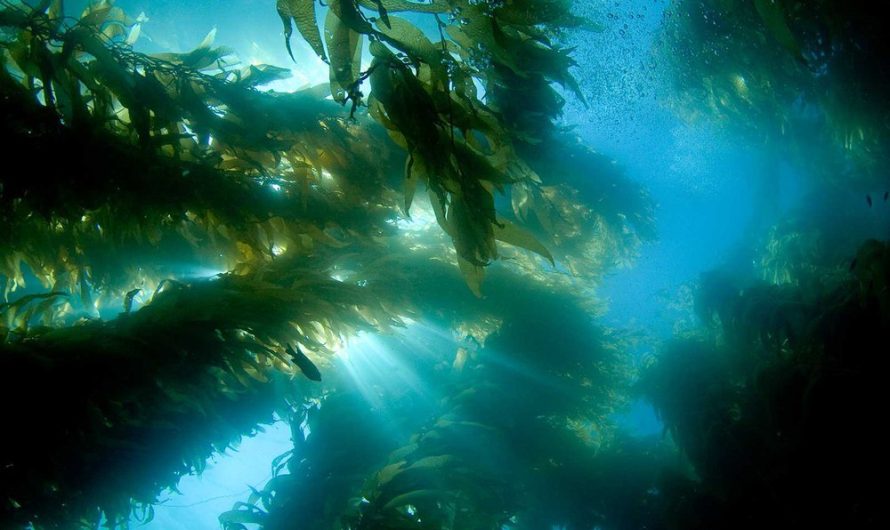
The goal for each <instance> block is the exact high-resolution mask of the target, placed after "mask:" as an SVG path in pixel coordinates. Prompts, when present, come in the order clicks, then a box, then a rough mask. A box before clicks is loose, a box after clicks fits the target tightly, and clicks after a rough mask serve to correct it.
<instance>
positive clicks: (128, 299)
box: [124, 289, 142, 313]
mask: <svg viewBox="0 0 890 530" xmlns="http://www.w3.org/2000/svg"><path fill="white" fill-rule="evenodd" d="M141 290H142V289H133V290H132V291H128V292H127V294H126V296H124V313H129V312H130V310H131V309H133V298H134V297H135V296H136V295H137V294H139V291H141Z"/></svg>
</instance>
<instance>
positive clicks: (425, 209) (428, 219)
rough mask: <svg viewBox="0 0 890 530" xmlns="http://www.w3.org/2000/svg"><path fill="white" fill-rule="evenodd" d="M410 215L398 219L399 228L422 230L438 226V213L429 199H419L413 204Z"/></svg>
mask: <svg viewBox="0 0 890 530" xmlns="http://www.w3.org/2000/svg"><path fill="white" fill-rule="evenodd" d="M410 215H411V216H410V217H405V218H402V219H399V220H398V221H396V226H397V227H398V228H399V230H403V231H406V232H422V231H425V230H429V229H430V228H433V227H435V226H436V224H437V221H436V214H435V213H434V212H433V207H432V206H431V205H430V203H429V201H427V200H417V201H415V202H414V203H413V204H412V205H411V211H410Z"/></svg>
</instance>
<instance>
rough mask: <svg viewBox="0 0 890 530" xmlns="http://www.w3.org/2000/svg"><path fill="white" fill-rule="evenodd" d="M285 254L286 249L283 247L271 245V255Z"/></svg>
mask: <svg viewBox="0 0 890 530" xmlns="http://www.w3.org/2000/svg"><path fill="white" fill-rule="evenodd" d="M285 252H287V247H286V246H285V245H272V255H273V256H280V255H282V254H284V253H285Z"/></svg>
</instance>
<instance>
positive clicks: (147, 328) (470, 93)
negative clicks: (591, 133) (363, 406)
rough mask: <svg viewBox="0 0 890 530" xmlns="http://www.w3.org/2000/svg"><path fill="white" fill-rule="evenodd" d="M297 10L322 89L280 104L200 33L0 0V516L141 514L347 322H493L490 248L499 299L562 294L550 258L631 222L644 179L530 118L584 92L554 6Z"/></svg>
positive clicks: (569, 22)
mask: <svg viewBox="0 0 890 530" xmlns="http://www.w3.org/2000/svg"><path fill="white" fill-rule="evenodd" d="M310 7H311V8H312V9H309V8H310ZM314 7H315V3H314V2H296V1H290V2H283V1H282V2H279V3H278V11H279V14H280V15H281V18H282V21H283V22H284V27H285V36H286V38H287V39H289V38H290V37H291V36H292V33H293V31H292V29H291V28H292V27H293V25H295V26H296V28H297V29H298V31H299V32H300V33H301V35H303V36H304V37H305V38H306V39H307V41H308V42H309V43H310V45H311V46H312V48H313V49H315V50H316V51H317V52H319V55H320V56H322V58H323V59H325V60H327V61H328V62H329V64H330V67H331V81H330V83H329V85H327V86H320V87H310V88H305V89H302V90H298V91H296V92H293V93H280V92H273V91H264V90H262V89H261V87H262V86H263V85H264V84H266V83H268V82H270V81H273V80H276V79H280V78H282V77H283V76H286V75H287V71H286V70H285V69H282V68H276V67H272V66H268V65H247V66H245V65H242V64H240V63H239V62H238V61H237V59H236V58H235V57H234V55H233V52H232V51H231V50H229V49H228V48H225V47H218V46H215V45H214V36H215V32H211V33H210V34H209V35H208V36H207V38H205V39H204V41H203V42H202V43H201V44H200V45H199V46H198V47H197V48H195V49H194V50H192V51H190V52H185V53H172V52H165V53H154V54H148V53H143V52H140V51H137V50H136V49H135V47H134V44H135V43H136V42H137V41H138V39H139V35H140V28H141V26H142V24H144V20H142V19H139V18H137V19H133V18H131V17H129V16H128V15H127V14H126V13H124V12H123V11H122V10H121V9H120V8H118V7H116V6H114V5H113V3H112V2H109V1H104V0H101V1H95V2H90V3H89V4H88V6H87V7H86V9H85V10H84V11H83V12H82V13H80V14H79V16H72V15H71V14H70V13H68V12H66V10H65V7H64V5H63V3H62V2H61V1H58V0H49V1H41V2H38V3H32V4H27V3H23V2H16V1H11V0H4V1H3V2H2V3H0V28H2V31H0V66H2V67H0V107H2V112H3V116H4V119H3V120H2V124H0V130H2V138H0V139H2V142H3V145H4V148H5V149H9V152H10V153H15V156H16V157H18V158H19V159H20V160H23V161H27V162H28V163H31V164H33V166H34V169H33V170H17V171H8V172H6V173H5V174H4V178H3V181H2V183H0V220H2V226H3V227H2V229H0V276H2V278H3V280H4V283H5V289H4V296H5V299H6V300H7V302H6V303H4V304H3V305H2V306H0V312H2V316H3V321H2V323H0V337H2V345H0V349H2V352H0V358H2V361H0V362H2V364H3V378H4V389H3V399H4V402H6V403H17V405H16V406H15V408H14V410H13V411H12V412H11V414H12V416H11V418H12V419H11V421H13V422H14V423H16V424H17V425H19V427H20V429H21V430H20V435H19V436H17V437H14V438H13V437H8V438H5V439H4V440H3V442H2V445H0V453H2V454H3V455H4V466H3V469H2V471H0V478H2V484H3V491H2V498H3V508H2V516H0V517H2V525H3V526H13V527H23V526H29V525H30V526H32V527H34V528H70V527H87V528H90V527H95V526H96V525H97V524H100V523H101V524H106V525H107V526H112V527H113V526H126V525H127V521H128V520H129V518H130V517H131V515H132V514H133V509H134V508H135V513H136V515H140V512H141V515H142V516H144V518H150V517H151V503H152V502H154V501H155V500H156V496H157V494H158V493H159V492H160V491H161V490H163V489H164V488H169V487H175V485H176V482H177V481H178V479H179V478H180V477H181V476H183V475H185V474H188V473H193V472H197V471H200V470H201V468H202V466H203V463H204V461H205V460H206V458H207V457H208V456H210V455H211V454H212V453H214V452H217V451H221V450H224V449H225V447H227V446H228V445H229V444H232V443H237V440H238V439H239V438H240V437H241V436H244V435H250V434H251V433H254V432H256V430H257V429H259V427H258V424H261V423H265V422H269V421H271V415H272V412H273V411H277V413H278V415H279V416H280V417H288V416H292V415H294V414H297V413H298V411H300V410H302V409H301V407H302V403H303V402H304V401H306V400H307V399H321V398H322V397H323V396H324V395H326V394H327V393H331V394H330V395H331V396H336V395H337V394H336V392H337V391H338V390H337V389H336V388H335V387H334V385H335V384H336V377H332V376H331V375H330V374H331V373H334V372H333V370H334V366H333V362H332V358H333V355H332V352H333V350H335V349H336V347H337V344H338V343H339V342H341V341H342V340H344V339H345V338H346V337H349V336H352V335H354V334H356V333H357V332H358V331H360V330H366V331H373V332H381V331H386V330H388V329H390V328H392V327H393V326H400V325H402V324H403V322H404V319H405V318H406V317H412V316H420V315H423V316H424V317H428V316H436V315H451V317H450V318H449V319H446V322H447V325H448V326H453V328H454V329H461V328H462V327H464V328H467V327H469V328H473V327H478V328H479V329H487V330H488V332H489V333H490V332H493V331H495V330H496V329H497V326H495V325H494V324H493V322H494V321H493V320H491V319H487V318H488V317H489V316H490V315H489V313H490V312H489V311H488V310H481V309H479V308H480V307H484V304H483V302H482V301H481V300H482V299H481V298H479V297H481V296H483V294H484V293H485V292H486V287H484V286H483V283H482V280H483V275H484V271H485V270H486V268H490V266H491V265H492V262H494V260H495V259H497V258H504V259H503V260H502V261H503V263H498V265H497V267H498V268H500V267H503V268H504V272H503V274H504V275H503V276H502V281H506V282H508V284H509V287H507V286H501V287H499V289H501V290H506V289H508V288H509V289H518V290H526V289H531V291H532V292H534V290H535V289H543V288H544V286H558V287H559V288H560V289H562V290H563V291H561V292H564V291H565V290H568V289H571V288H573V286H575V285H576V282H577V280H576V279H574V278H573V277H572V276H571V275H570V274H565V273H562V272H549V273H548V272H547V271H546V267H547V266H546V263H547V262H551V263H553V262H554V261H555V260H559V261H560V262H561V263H566V264H570V265H568V266H569V268H570V269H571V271H573V272H575V273H577V274H579V275H582V274H583V275H585V276H586V277H587V278H590V279H593V278H596V276H597V275H598V274H599V273H601V272H602V271H604V270H605V269H606V268H608V267H610V266H613V265H615V264H616V263H618V262H621V261H624V262H626V260H628V259H630V258H631V257H632V256H633V255H634V249H635V248H636V247H638V246H639V245H640V243H641V242H642V241H643V240H645V239H647V238H650V237H652V214H651V203H650V200H649V199H648V197H647V196H646V195H645V193H644V192H643V191H642V189H641V188H640V187H639V186H638V185H636V184H634V183H632V182H630V181H629V180H628V179H627V178H626V177H625V176H624V175H623V174H622V173H621V172H620V170H619V169H617V168H616V167H615V166H614V165H612V164H610V163H609V162H608V161H607V160H606V159H605V157H602V156H601V155H597V154H595V153H593V152H592V151H590V150H588V149H587V148H585V147H583V146H580V145H578V144H577V142H574V141H573V138H572V137H571V136H570V135H568V133H565V132H562V131H559V130H558V129H557V128H556V127H555V126H554V125H553V122H554V120H555V119H556V117H557V116H558V114H559V112H560V109H561V96H559V95H558V92H557V91H556V89H555V88H554V87H553V86H552V84H553V83H559V84H562V85H564V86H566V87H568V89H569V90H572V91H573V92H575V93H576V95H577V96H579V97H580V92H579V90H578V86H577V84H576V83H575V81H574V80H573V79H572V77H571V75H570V74H569V68H570V67H571V66H572V64H573V63H572V60H571V58H570V56H569V51H568V50H564V49H562V48H560V47H559V46H558V45H557V44H556V42H558V35H557V33H558V31H559V29H558V28H562V27H578V28H583V27H586V26H588V23H587V22H586V21H584V20H582V19H580V18H578V17H575V16H573V15H571V12H570V9H569V7H570V4H569V3H568V2H563V1H556V0H540V1H538V0H535V1H532V0H529V1H524V0H523V1H514V2H505V3H502V4H487V3H480V2H470V1H466V2H464V1H450V0H449V1H448V2H431V3H417V2H399V1H389V0H381V1H376V2H354V1H352V0H344V1H334V2H331V3H330V4H329V6H328V7H329V10H328V12H327V15H326V21H325V31H324V32H323V35H324V37H323V38H322V33H321V32H320V31H318V24H317V21H316V20H315V18H314V15H313V13H314ZM405 11H408V12H413V13H420V14H422V15H423V16H426V17H430V20H432V21H434V23H435V24H434V26H433V27H434V28H438V29H436V30H435V33H437V34H438V35H436V34H433V35H432V36H429V35H428V34H427V33H425V32H424V31H422V30H421V29H419V27H418V26H415V24H414V23H413V22H410V21H409V19H408V18H401V17H399V16H397V15H396V13H399V12H405ZM313 28H314V29H315V30H316V31H315V32H313V31H312V29H313ZM365 40H367V41H368V49H369V50H370V51H371V53H372V55H373V61H372V63H371V64H370V66H369V67H368V68H366V69H364V70H363V69H362V65H361V64H360V61H359V59H358V57H359V55H358V54H359V53H360V51H361V50H362V49H363V42H364V41H365ZM365 85H369V86H370V91H368V93H367V94H364V93H363V91H367V90H368V89H367V88H366V86H365ZM478 86H481V87H482V88H483V89H484V90H486V92H487V94H488V95H487V96H485V97H483V96H481V95H480V94H478V93H477V87H478ZM328 95H331V96H332V97H333V101H332V100H330V99H328ZM347 104H349V107H346V108H344V106H343V105H347ZM50 155H51V156H50ZM572 157H574V158H575V159H574V160H573V161H571V162H569V160H568V159H569V158H572ZM557 159H563V161H564V163H563V164H561V165H553V162H554V161H556V160H557ZM551 165H553V169H551ZM551 177H552V179H551ZM597 178H602V179H603V180H602V185H601V186H599V188H588V189H589V190H594V189H595V190H596V191H586V192H585V193H581V192H579V191H578V190H579V189H581V188H582V187H583V186H581V182H582V180H583V181H584V182H587V181H589V180H596V179H597ZM424 186H425V187H426V188H427V190H428V192H429V193H428V197H429V198H428V199H423V198H418V199H417V200H415V199H414V195H415V192H416V191H417V190H419V189H422V187H424ZM520 187H521V190H520V191H515V192H514V189H518V188H520ZM499 194H502V195H503V196H504V197H510V198H512V204H511V201H510V200H507V201H505V202H506V203H507V206H506V208H504V207H502V206H498V207H496V199H495V198H496V196H498V195H499ZM415 203H416V204H415ZM420 207H423V208H424V209H426V212H427V213H429V214H430V217H431V218H432V219H434V220H435V223H434V224H435V225H437V226H438V229H437V230H428V231H427V235H425V237H424V238H417V237H414V236H412V234H411V233H410V230H405V229H403V228H402V225H403V224H404V222H405V220H406V218H407V217H408V214H409V213H411V214H412V215H413V214H418V208H420ZM499 209H500V210H504V211H498V210H499ZM427 236H428V237H427ZM551 248H552V249H553V250H552V251H551V250H550V249H551ZM526 251H530V252H526ZM535 255H537V256H539V257H533V256H535ZM616 255H621V256H625V257H624V258H616V257H615V256H616ZM455 265H456V266H455ZM435 270H439V271H440V272H438V273H436V274H432V271H435ZM445 271H450V272H447V273H446V272H445ZM507 271H512V272H507ZM412 275H418V276H417V278H420V279H422V278H424V275H430V278H438V279H440V280H441V281H442V282H444V283H443V284H442V285H440V286H436V288H435V289H432V290H428V289H425V288H422V287H420V286H422V285H423V284H422V282H421V283H420V284H418V283H417V282H414V281H408V282H406V281H405V279H406V278H410V277H411V276H412ZM535 285H539V286H540V287H535ZM467 287H469V288H467ZM455 293H461V294H460V296H454V294H455ZM478 304H483V305H482V306H480V305H478ZM473 307H476V309H472V308H473ZM121 310H122V311H121ZM585 311H586V310H585ZM584 314H587V313H584ZM619 364H620V363H619ZM616 369H617V368H616ZM564 375H566V376H567V377H569V374H568V372H566V373H565V374H564ZM319 378H320V379H322V383H321V384H318V383H317V382H315V381H313V380H317V379H319ZM620 381H621V379H618V380H616V383H615V384H620ZM35 389H42V390H40V392H41V393H42V394H43V398H42V399H41V400H37V399H36V398H35V399H34V400H22V399H21V396H25V395H31V394H33V393H34V392H35ZM611 399H612V398H611V397H610V399H609V400H606V401H604V402H603V404H602V407H605V409H608V408H609V407H611V405H610V404H609V403H611V401H610V400H611ZM616 399H617V398H616ZM333 400H334V398H333V397H331V402H332V403H333ZM46 401H49V402H50V403H57V404H58V409H57V410H56V411H54V412H53V413H52V414H51V415H50V416H47V414H46V409H45V408H44V406H43V405H41V403H44V402H46ZM607 401H608V403H607ZM325 402H327V398H325ZM332 408H333V407H332ZM325 414H327V412H326V413H325ZM419 428H420V427H418V429H419ZM399 442H400V443H401V442H404V441H403V440H399ZM385 456H386V455H385V454H383V453H380V457H381V458H385ZM380 463H382V462H381V461H375V462H372V463H370V464H369V465H371V466H374V465H378V464H380ZM282 501H283V499H282ZM235 523H236V521H233V524H235ZM237 524H240V523H237Z"/></svg>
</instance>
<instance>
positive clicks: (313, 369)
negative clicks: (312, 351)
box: [284, 344, 321, 381]
mask: <svg viewBox="0 0 890 530" xmlns="http://www.w3.org/2000/svg"><path fill="white" fill-rule="evenodd" d="M284 346H285V351H286V352H287V354H288V355H290V357H291V359H293V361H294V364H296V365H297V367H298V368H299V369H300V371H301V372H303V375H305V376H306V377H308V378H309V379H311V380H313V381H321V372H319V371H318V367H317V366H315V364H313V363H312V361H311V360H309V357H306V354H305V353H303V352H302V351H301V350H300V347H299V346H297V349H296V351H294V349H293V348H291V346H290V344H285V345H284Z"/></svg>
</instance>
